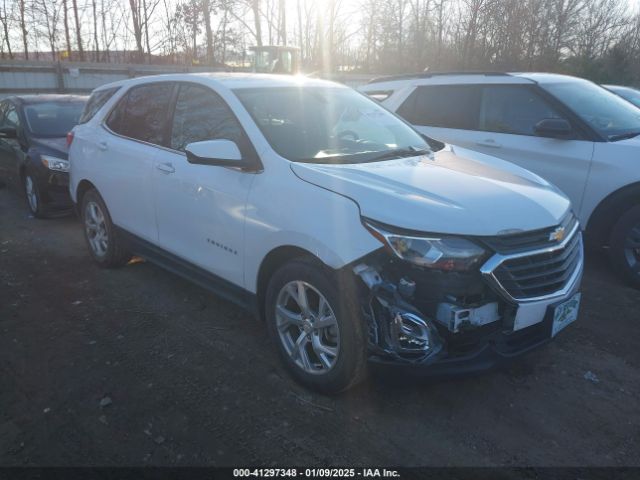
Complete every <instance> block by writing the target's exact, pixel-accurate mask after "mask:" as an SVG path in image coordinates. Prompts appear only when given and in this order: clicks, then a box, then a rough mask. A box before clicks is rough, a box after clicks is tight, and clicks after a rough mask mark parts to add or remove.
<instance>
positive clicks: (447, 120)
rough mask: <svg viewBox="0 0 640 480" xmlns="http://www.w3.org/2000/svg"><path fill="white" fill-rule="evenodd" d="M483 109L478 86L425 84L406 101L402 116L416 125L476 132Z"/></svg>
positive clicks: (401, 112) (402, 108)
mask: <svg viewBox="0 0 640 480" xmlns="http://www.w3.org/2000/svg"><path fill="white" fill-rule="evenodd" d="M479 106H480V89H479V87H478V86H476V85H424V86H420V87H418V88H416V90H415V91H414V92H413V93H412V94H411V95H410V96H409V98H407V100H405V102H404V103H403V104H402V106H401V107H400V108H399V109H398V114H399V115H401V116H402V117H404V118H406V119H407V120H408V121H409V122H410V123H412V124H414V125H421V126H428V127H440V128H456V129H461V130H476V129H477V128H478V112H479Z"/></svg>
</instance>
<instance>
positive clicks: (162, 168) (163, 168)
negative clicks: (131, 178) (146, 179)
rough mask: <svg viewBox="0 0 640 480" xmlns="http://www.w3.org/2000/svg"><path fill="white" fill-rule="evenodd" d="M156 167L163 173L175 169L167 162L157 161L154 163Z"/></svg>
mask: <svg viewBox="0 0 640 480" xmlns="http://www.w3.org/2000/svg"><path fill="white" fill-rule="evenodd" d="M156 168H157V169H158V170H160V171H161V172H164V173H174V172H175V171H176V169H175V168H173V165H172V164H170V163H169V162H167V163H159V164H157V165H156Z"/></svg>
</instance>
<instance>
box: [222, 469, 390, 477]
mask: <svg viewBox="0 0 640 480" xmlns="http://www.w3.org/2000/svg"><path fill="white" fill-rule="evenodd" d="M233 476H234V477H236V478H240V477H256V478H277V477H291V478H295V477H298V476H299V477H307V478H356V477H362V478H399V477H400V474H399V472H398V471H397V470H390V469H386V468H359V469H355V468H306V469H304V470H302V469H297V468H236V469H234V470H233Z"/></svg>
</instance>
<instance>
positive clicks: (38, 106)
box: [24, 102, 84, 137]
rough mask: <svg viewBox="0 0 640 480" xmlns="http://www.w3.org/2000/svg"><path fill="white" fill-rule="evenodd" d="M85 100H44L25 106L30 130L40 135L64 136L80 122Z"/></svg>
mask: <svg viewBox="0 0 640 480" xmlns="http://www.w3.org/2000/svg"><path fill="white" fill-rule="evenodd" d="M83 108H84V102H42V103H33V104H30V105H26V106H25V107H24V114H25V117H26V119H27V126H28V128H29V131H30V132H31V133H32V134H34V135H35V136H38V137H64V136H65V135H66V134H67V133H68V132H70V131H71V130H72V129H73V127H75V126H76V125H77V124H78V120H79V119H80V114H81V113H82V109H83Z"/></svg>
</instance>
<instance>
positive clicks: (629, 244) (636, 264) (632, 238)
mask: <svg viewBox="0 0 640 480" xmlns="http://www.w3.org/2000/svg"><path fill="white" fill-rule="evenodd" d="M624 256H625V259H626V260H627V263H628V265H629V267H631V270H632V271H633V272H635V273H636V274H639V275H640V224H639V225H636V226H635V227H633V228H631V230H629V233H628V234H627V238H626V239H625V242H624Z"/></svg>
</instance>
